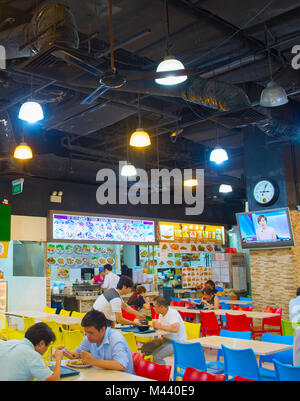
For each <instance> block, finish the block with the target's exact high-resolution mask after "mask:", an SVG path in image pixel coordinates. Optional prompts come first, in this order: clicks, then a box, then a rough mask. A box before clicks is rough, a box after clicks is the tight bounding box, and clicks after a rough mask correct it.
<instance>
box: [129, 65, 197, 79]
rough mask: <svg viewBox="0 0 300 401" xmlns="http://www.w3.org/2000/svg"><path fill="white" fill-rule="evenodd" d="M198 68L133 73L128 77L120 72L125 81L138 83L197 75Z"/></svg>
mask: <svg viewBox="0 0 300 401" xmlns="http://www.w3.org/2000/svg"><path fill="white" fill-rule="evenodd" d="M198 72H199V71H198V68H187V69H185V70H175V71H162V72H145V73H139V72H135V73H134V74H132V75H130V73H129V74H126V75H125V74H124V72H123V71H122V74H123V75H125V76H126V80H127V81H139V80H142V79H156V78H167V77H169V76H172V77H181V76H183V75H187V76H190V75H195V74H197V73H198Z"/></svg>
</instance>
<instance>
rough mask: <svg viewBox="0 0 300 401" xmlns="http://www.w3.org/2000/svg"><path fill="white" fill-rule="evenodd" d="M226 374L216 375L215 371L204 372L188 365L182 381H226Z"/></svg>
mask: <svg viewBox="0 0 300 401" xmlns="http://www.w3.org/2000/svg"><path fill="white" fill-rule="evenodd" d="M225 378H226V377H225V375H215V374H213V373H207V372H202V371H201V370H198V369H194V368H191V367H189V366H188V367H187V368H186V370H185V372H184V375H183V378H182V381H183V382H184V381H192V382H196V381H197V382H215V381H216V382H224V381H225Z"/></svg>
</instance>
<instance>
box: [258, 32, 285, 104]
mask: <svg viewBox="0 0 300 401" xmlns="http://www.w3.org/2000/svg"><path fill="white" fill-rule="evenodd" d="M264 25H265V41H266V45H267V52H268V65H269V73H270V81H269V82H268V84H267V86H266V88H265V89H264V90H263V91H262V92H261V96H260V105H261V106H262V107H277V106H282V105H284V104H286V103H288V97H287V94H286V91H285V90H284V88H282V87H281V86H279V85H277V84H276V82H274V81H273V73H272V63H271V51H270V45H269V35H268V29H267V25H266V24H264Z"/></svg>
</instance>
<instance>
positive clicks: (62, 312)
mask: <svg viewBox="0 0 300 401" xmlns="http://www.w3.org/2000/svg"><path fill="white" fill-rule="evenodd" d="M59 314H60V315H61V316H70V315H71V311H69V310H65V309H61V310H60V311H59Z"/></svg>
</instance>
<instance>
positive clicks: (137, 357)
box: [131, 351, 145, 371]
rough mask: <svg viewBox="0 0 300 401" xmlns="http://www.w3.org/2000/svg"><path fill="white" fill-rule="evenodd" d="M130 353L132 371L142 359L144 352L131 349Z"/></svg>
mask: <svg viewBox="0 0 300 401" xmlns="http://www.w3.org/2000/svg"><path fill="white" fill-rule="evenodd" d="M131 355H132V361H133V367H134V371H136V368H137V366H138V364H139V361H140V359H144V357H145V354H143V353H141V352H132V351H131Z"/></svg>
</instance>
